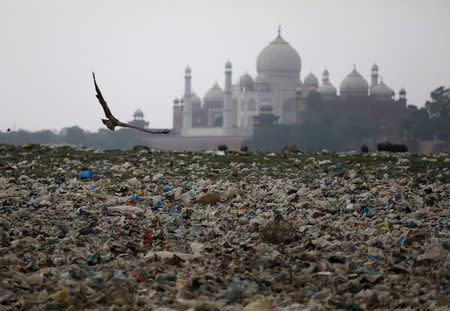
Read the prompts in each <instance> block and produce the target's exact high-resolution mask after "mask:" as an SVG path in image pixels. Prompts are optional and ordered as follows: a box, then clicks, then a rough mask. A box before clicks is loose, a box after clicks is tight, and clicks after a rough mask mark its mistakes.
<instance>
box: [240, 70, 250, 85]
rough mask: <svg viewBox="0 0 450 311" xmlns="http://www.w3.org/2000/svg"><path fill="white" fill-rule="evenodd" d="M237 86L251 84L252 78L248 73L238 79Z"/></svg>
mask: <svg viewBox="0 0 450 311" xmlns="http://www.w3.org/2000/svg"><path fill="white" fill-rule="evenodd" d="M239 84H240V85H248V84H253V78H252V77H251V76H250V75H249V74H248V73H246V74H245V75H242V76H241V77H240V78H239Z"/></svg>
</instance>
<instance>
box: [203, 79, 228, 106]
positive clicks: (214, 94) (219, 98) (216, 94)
mask: <svg viewBox="0 0 450 311" xmlns="http://www.w3.org/2000/svg"><path fill="white" fill-rule="evenodd" d="M203 102H223V90H222V89H221V88H220V86H219V85H218V84H217V82H216V83H215V84H214V86H213V87H212V88H210V89H209V91H208V92H206V94H205V97H204V98H203Z"/></svg>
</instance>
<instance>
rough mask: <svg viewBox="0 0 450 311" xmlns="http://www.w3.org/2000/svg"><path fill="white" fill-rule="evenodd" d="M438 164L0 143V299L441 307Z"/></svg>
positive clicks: (442, 164)
mask: <svg viewBox="0 0 450 311" xmlns="http://www.w3.org/2000/svg"><path fill="white" fill-rule="evenodd" d="M449 163H450V158H449V156H448V155H447V154H433V155H432V154H427V155H425V154H420V155H417V154H389V153H378V154H363V155H360V154H356V153H342V154H332V153H326V152H320V153H295V154H294V153H292V154H283V155H280V154H275V153H253V152H252V153H245V152H239V151H228V152H226V153H222V152H219V153H217V152H213V151H211V152H185V153H182V152H178V153H169V152H149V151H147V150H145V149H142V150H134V151H132V150H129V151H118V150H114V151H104V152H99V151H92V150H82V149H73V148H70V147H58V148H49V147H44V146H39V145H25V146H22V147H14V146H5V145H1V146H0V204H1V205H0V208H1V209H2V215H3V217H2V219H1V223H0V235H1V241H0V242H1V243H0V246H1V247H0V264H1V267H2V270H1V280H2V286H1V292H0V304H1V308H2V309H6V310H15V309H27V310H57V309H68V310H79V309H92V310H96V309H98V310H101V309H105V308H110V309H111V310H129V309H134V310H140V309H142V310H160V311H162V310H166V311H167V310H242V309H244V310H336V309H343V310H344V309H345V310H373V309H377V308H378V309H394V308H410V309H419V310H421V309H422V310H426V309H442V310H445V309H447V308H448V307H449V305H450V301H449V300H450V298H449V296H448V281H449V280H448V278H449V268H450V266H449V262H450V261H449V245H448V238H449V231H448V230H449V224H448V214H449V210H448V204H449V198H448V193H449V178H450V176H449V170H448V168H449Z"/></svg>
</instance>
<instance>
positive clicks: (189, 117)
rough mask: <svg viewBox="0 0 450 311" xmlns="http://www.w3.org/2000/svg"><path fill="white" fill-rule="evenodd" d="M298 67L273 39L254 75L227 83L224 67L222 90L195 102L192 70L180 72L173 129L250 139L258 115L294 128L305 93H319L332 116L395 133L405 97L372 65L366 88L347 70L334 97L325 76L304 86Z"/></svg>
mask: <svg viewBox="0 0 450 311" xmlns="http://www.w3.org/2000/svg"><path fill="white" fill-rule="evenodd" d="M301 69H302V62H301V58H300V55H299V54H298V52H297V51H296V50H295V49H294V48H293V47H292V46H291V45H290V44H289V43H288V42H286V41H285V40H284V39H283V38H282V36H281V34H280V31H278V36H277V37H276V38H275V39H274V40H273V41H272V42H270V44H269V45H267V46H266V47H265V48H264V49H263V50H262V51H261V52H260V53H259V55H258V57H257V60H256V70H257V75H256V76H255V77H252V76H250V75H249V74H244V75H242V76H241V77H239V79H237V81H236V83H234V84H233V83H232V81H233V79H232V64H231V63H230V62H229V61H228V62H227V63H226V64H225V83H224V89H222V88H221V87H220V86H219V85H218V83H217V82H216V83H215V84H214V85H213V86H212V87H211V89H210V90H208V91H207V92H206V94H205V96H204V97H203V100H202V99H200V97H199V96H198V95H196V94H195V93H193V92H192V89H191V85H192V71H191V69H190V68H189V67H188V68H186V70H185V91H184V95H183V96H182V98H181V99H175V101H174V106H173V124H174V125H173V128H174V131H175V132H176V133H179V134H180V135H182V136H250V135H251V134H252V133H253V129H254V127H255V120H256V122H258V120H261V118H258V116H259V115H260V114H261V113H262V114H265V113H267V111H268V110H270V112H271V114H273V115H274V116H275V117H276V120H277V122H278V123H281V124H287V123H299V122H302V120H303V117H304V116H303V112H304V109H305V106H304V104H303V102H304V99H305V98H306V97H307V96H308V95H309V93H310V92H312V91H315V92H317V93H319V94H320V95H321V97H322V99H323V101H324V102H325V103H326V104H327V105H328V106H329V107H330V109H332V110H333V111H335V112H336V114H337V115H346V114H352V115H356V116H359V117H364V118H368V119H369V120H371V121H373V122H379V124H378V125H379V127H380V130H381V131H384V134H383V135H386V136H389V135H394V134H395V133H396V130H397V127H398V120H399V119H400V118H401V116H402V115H403V113H405V112H406V92H405V90H404V89H401V90H400V92H399V98H398V99H395V92H394V91H393V90H392V89H391V88H390V87H388V86H387V85H386V84H385V83H384V82H383V80H382V79H381V80H379V73H378V70H379V69H378V66H377V65H376V64H374V65H373V66H372V68H371V83H370V85H369V83H368V82H367V81H366V80H365V79H364V77H363V76H362V75H361V74H360V73H359V72H358V71H357V70H356V68H354V69H353V71H352V72H350V73H349V74H348V75H347V76H346V77H345V79H344V80H343V81H342V82H341V83H340V86H339V94H338V90H337V89H336V87H334V86H333V84H332V83H331V82H330V79H329V73H328V71H327V70H326V69H325V70H324V72H323V73H322V83H319V80H318V78H317V77H316V76H315V75H314V74H313V73H309V74H308V75H307V76H306V77H305V79H304V81H302V80H301V78H300V74H301Z"/></svg>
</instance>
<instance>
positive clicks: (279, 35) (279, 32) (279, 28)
mask: <svg viewBox="0 0 450 311" xmlns="http://www.w3.org/2000/svg"><path fill="white" fill-rule="evenodd" d="M278 37H281V25H278Z"/></svg>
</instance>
